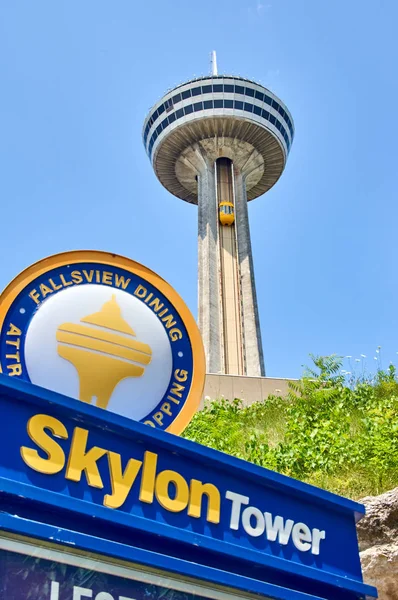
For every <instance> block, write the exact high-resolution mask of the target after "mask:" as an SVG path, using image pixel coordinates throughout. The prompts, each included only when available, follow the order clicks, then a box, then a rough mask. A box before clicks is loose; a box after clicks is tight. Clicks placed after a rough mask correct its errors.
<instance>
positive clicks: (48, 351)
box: [0, 251, 205, 434]
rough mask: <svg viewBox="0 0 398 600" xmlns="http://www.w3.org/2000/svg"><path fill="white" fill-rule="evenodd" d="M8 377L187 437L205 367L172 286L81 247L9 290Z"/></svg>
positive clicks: (5, 324)
mask: <svg viewBox="0 0 398 600" xmlns="http://www.w3.org/2000/svg"><path fill="white" fill-rule="evenodd" d="M0 372H2V373H3V374H5V375H8V376H10V377H16V378H18V379H23V380H25V381H29V382H31V383H34V384H36V385H40V386H42V387H45V388H48V389H51V390H53V391H55V392H58V393H62V394H65V395H67V396H70V397H72V398H76V400H80V401H82V402H86V403H89V404H93V405H96V406H97V407H99V408H102V409H105V410H109V411H112V412H115V413H118V414H120V415H123V416H125V417H127V418H130V419H134V420H138V421H142V422H143V423H146V424H147V425H150V426H152V427H156V428H160V429H163V430H166V431H169V432H172V433H177V434H178V433H180V432H181V431H182V430H183V429H184V428H185V427H186V425H187V424H188V422H189V421H190V419H191V418H192V416H193V414H194V413H195V411H196V410H197V407H198V405H199V402H200V399H201V395H202V391H203V385H204V377H205V362H204V351H203V345H202V341H201V338H200V334H199V330H198V328H197V325H196V323H195V320H194V319H193V316H192V314H191V313H190V311H189V310H188V308H187V307H186V305H185V303H184V302H183V300H182V299H181V298H180V296H179V295H178V294H177V293H176V292H175V290H174V289H173V288H172V287H171V286H170V285H169V284H168V283H166V282H165V281H164V280H163V279H162V278H160V277H159V276H158V275H156V274H155V273H153V272H152V271H150V270H149V269H147V268H146V267H144V266H142V265H140V264H138V263H136V262H134V261H131V260H129V259H127V258H124V257H120V256H116V255H113V254H107V253H104V252H94V251H76V252H68V253H63V254H58V255H55V256H52V257H50V258H47V259H44V260H42V261H40V262H38V263H36V264H35V265H33V266H31V267H29V268H28V269H27V270H26V271H24V272H23V273H21V274H20V275H19V276H18V277H17V278H16V279H15V280H14V281H12V282H11V284H10V285H9V286H8V287H7V288H6V290H5V291H4V292H3V294H2V296H1V297H0Z"/></svg>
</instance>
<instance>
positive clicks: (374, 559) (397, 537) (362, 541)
mask: <svg viewBox="0 0 398 600" xmlns="http://www.w3.org/2000/svg"><path fill="white" fill-rule="evenodd" d="M361 502H363V504H365V506H366V516H365V517H364V518H363V519H362V520H361V521H360V522H359V523H358V526H357V527H358V539H359V548H360V551H361V562H362V570H363V577H364V581H365V582H366V583H369V584H371V585H374V586H376V587H377V589H378V592H379V599H380V600H398V488H395V489H394V490H391V491H390V492H386V493H385V494H382V495H381V496H369V497H367V498H363V499H362V500H361Z"/></svg>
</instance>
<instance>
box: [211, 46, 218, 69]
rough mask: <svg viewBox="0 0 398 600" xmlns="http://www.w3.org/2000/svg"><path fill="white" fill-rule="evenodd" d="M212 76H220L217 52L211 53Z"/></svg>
mask: <svg viewBox="0 0 398 600" xmlns="http://www.w3.org/2000/svg"><path fill="white" fill-rule="evenodd" d="M211 74H212V75H218V69H217V53H216V51H215V50H213V51H212V53H211Z"/></svg>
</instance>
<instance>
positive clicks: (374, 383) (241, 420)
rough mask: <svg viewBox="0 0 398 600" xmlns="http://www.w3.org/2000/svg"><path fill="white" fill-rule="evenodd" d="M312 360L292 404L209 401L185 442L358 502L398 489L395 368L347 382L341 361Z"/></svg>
mask: <svg viewBox="0 0 398 600" xmlns="http://www.w3.org/2000/svg"><path fill="white" fill-rule="evenodd" d="M312 360H313V362H314V368H312V369H308V368H307V369H306V371H305V373H304V376H303V377H302V379H301V380H300V381H298V382H295V383H292V384H290V392H289V395H288V397H287V398H281V397H279V396H269V397H268V398H267V399H266V400H264V401H261V402H256V403H254V404H252V405H251V406H248V407H244V406H243V404H242V402H241V400H238V399H235V400H233V401H232V402H230V401H228V400H225V399H219V400H215V401H213V402H208V403H207V404H206V406H205V408H204V410H203V411H202V412H200V413H197V414H196V415H195V417H194V419H193V420H192V422H191V423H190V425H189V426H188V428H187V429H186V430H185V432H184V437H186V438H189V439H191V440H194V441H195V442H199V443H200V444H204V445H205V446H210V447H212V448H216V449H217V450H221V451H222V452H226V453H228V454H232V455H234V456H237V457H239V458H243V459H245V460H248V461H250V462H253V463H255V464H258V465H261V466H263V467H267V468H269V469H273V470H275V471H279V472H280V473H284V474H286V475H290V476H292V477H295V478H296V479H301V480H303V481H307V482H308V483H312V484H314V485H317V486H319V487H323V488H325V489H328V490H330V491H333V492H336V493H339V494H343V495H345V496H350V497H352V498H360V497H362V496H365V495H375V494H379V493H382V492H383V491H386V490H388V489H391V488H393V487H395V486H397V485H398V380H397V377H396V370H395V367H394V366H393V365H390V367H389V369H388V370H387V371H383V370H381V369H379V370H378V371H377V374H376V376H375V377H373V378H372V379H370V378H367V377H366V376H365V375H364V374H363V373H362V375H361V376H358V377H352V376H351V378H350V379H347V376H348V375H350V373H347V372H346V371H342V364H343V361H342V359H341V358H339V357H336V356H334V355H333V356H327V357H312Z"/></svg>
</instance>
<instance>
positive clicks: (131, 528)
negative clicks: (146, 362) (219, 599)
mask: <svg viewBox="0 0 398 600" xmlns="http://www.w3.org/2000/svg"><path fill="white" fill-rule="evenodd" d="M0 379H1V382H0V411H1V414H2V415H7V419H3V420H2V421H1V422H0V456H1V461H0V486H1V487H0V489H1V490H2V491H3V500H2V503H3V507H2V505H1V504H0V510H4V511H5V512H9V513H11V512H12V511H14V512H13V514H17V515H18V517H19V521H21V519H25V520H27V521H29V523H32V522H34V523H37V524H38V525H37V528H36V529H35V528H34V530H35V532H36V535H39V533H40V531H41V526H42V525H47V526H48V525H51V526H54V525H55V524H56V525H57V527H58V530H59V531H60V530H61V529H66V530H68V531H69V530H73V531H75V532H79V533H80V534H83V535H85V536H88V537H90V536H91V537H92V536H94V537H95V538H97V540H99V539H102V540H106V542H107V543H111V542H112V543H117V544H123V546H126V545H127V546H134V547H135V548H141V550H142V551H147V552H156V553H157V554H159V553H160V554H161V555H167V556H168V557H172V558H173V559H176V560H177V562H178V563H179V564H180V563H181V561H182V562H184V561H186V560H188V561H189V562H190V563H192V564H195V565H203V567H213V568H214V567H217V568H218V569H221V570H222V571H223V572H230V573H235V574H237V573H238V574H239V575H240V576H242V577H250V578H252V579H253V578H254V579H255V580H256V581H263V582H267V583H269V584H272V585H277V586H282V587H283V588H284V589H285V588H287V589H290V590H294V591H297V592H302V593H306V594H310V595H312V596H316V597H320V598H330V599H332V598H333V600H337V599H341V600H350V599H354V598H362V597H363V595H365V594H367V595H369V596H372V595H373V596H375V595H376V592H375V590H374V589H373V588H371V587H369V586H366V585H364V584H363V581H362V574H361V567H360V561H359V553H358V543H357V537H356V529H355V522H356V519H357V518H358V517H359V516H360V515H361V514H363V507H362V505H359V504H357V503H355V502H352V501H350V500H346V499H344V498H340V497H338V496H335V495H333V494H330V493H328V492H325V491H323V490H320V489H317V488H314V487H311V486H309V485H306V484H303V483H301V482H298V481H295V480H292V479H290V478H287V477H285V476H282V475H279V474H277V473H274V472H272V471H268V470H266V469H262V468H259V467H256V466H254V465H251V464H248V463H246V462H244V461H240V460H238V459H235V458H233V457H230V456H227V455H224V454H222V453H220V452H216V451H213V450H211V449H208V448H205V447H202V446H199V445H198V444H194V443H192V442H189V441H187V440H183V439H179V438H176V437H175V436H170V435H169V434H167V433H164V432H159V431H156V430H154V429H152V428H150V427H146V426H144V425H142V424H140V423H136V422H134V421H131V420H128V419H125V418H123V417H121V416H119V415H116V414H112V413H108V412H107V413H105V412H103V411H101V410H99V409H98V408H96V407H94V406H90V405H88V404H83V403H81V402H78V401H76V400H73V399H69V398H66V397H62V396H60V395H58V394H55V393H53V392H50V391H47V390H42V389H39V388H35V387H34V386H31V385H29V384H26V383H24V382H21V381H16V379H15V378H13V379H11V378H8V377H4V376H3V377H0ZM21 497H22V498H24V501H23V502H22V504H21V506H20V507H19V508H18V506H19V504H20V500H18V498H21ZM10 498H14V500H10ZM10 503H11V504H10ZM26 503H28V504H26ZM11 506H12V508H11ZM7 507H8V508H7ZM16 509H18V510H19V512H18V511H17V512H16ZM47 516H48V518H47ZM0 523H1V521H0ZM3 526H4V525H3ZM14 526H15V523H14ZM18 527H20V524H19V525H18ZM25 532H26V533H29V534H32V529H31V525H29V527H28V528H27V529H26V531H25ZM40 535H42V537H43V538H46V535H45V534H40ZM58 535H59V534H58ZM73 543H74V544H76V543H77V542H76V539H75V538H74V541H73ZM79 543H80V542H79ZM96 545H97V548H98V547H99V542H98V541H97V544H96ZM152 564H153V563H152ZM273 597H275V598H278V597H280V598H282V597H285V596H277V595H275V596H273ZM292 597H293V596H292Z"/></svg>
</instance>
